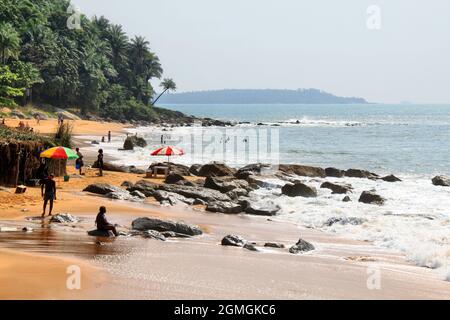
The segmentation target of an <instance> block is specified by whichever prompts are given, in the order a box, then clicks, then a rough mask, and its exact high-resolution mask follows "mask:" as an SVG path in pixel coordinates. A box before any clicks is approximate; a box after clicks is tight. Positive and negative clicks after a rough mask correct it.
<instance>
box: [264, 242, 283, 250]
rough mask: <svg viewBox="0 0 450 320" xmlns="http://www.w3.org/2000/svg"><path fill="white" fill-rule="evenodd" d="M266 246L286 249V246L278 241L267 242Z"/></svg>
mask: <svg viewBox="0 0 450 320" xmlns="http://www.w3.org/2000/svg"><path fill="white" fill-rule="evenodd" d="M264 247H266V248H275V249H284V248H285V246H284V244H282V243H276V242H266V243H265V244H264Z"/></svg>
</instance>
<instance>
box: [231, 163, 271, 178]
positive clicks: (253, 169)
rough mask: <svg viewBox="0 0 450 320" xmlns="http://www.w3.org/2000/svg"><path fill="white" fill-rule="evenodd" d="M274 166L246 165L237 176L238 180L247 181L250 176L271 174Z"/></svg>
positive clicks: (261, 164)
mask: <svg viewBox="0 0 450 320" xmlns="http://www.w3.org/2000/svg"><path fill="white" fill-rule="evenodd" d="M271 169H272V166H271V165H270V164H263V163H254V164H249V165H246V166H245V167H242V168H240V169H239V170H238V171H237V172H236V173H235V176H236V178H238V179H247V178H248V177H249V176H250V175H265V174H269V173H273V172H271V171H272V170H271Z"/></svg>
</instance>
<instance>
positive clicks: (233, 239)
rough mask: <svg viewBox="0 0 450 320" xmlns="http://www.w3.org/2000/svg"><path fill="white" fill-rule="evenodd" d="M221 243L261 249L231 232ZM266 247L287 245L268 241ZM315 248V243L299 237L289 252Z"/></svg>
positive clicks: (276, 247)
mask: <svg viewBox="0 0 450 320" xmlns="http://www.w3.org/2000/svg"><path fill="white" fill-rule="evenodd" d="M221 244H222V245H223V246H232V247H240V248H244V249H247V250H250V251H259V250H258V244H257V243H254V242H249V241H247V240H246V239H244V238H243V237H241V236H238V235H234V234H230V235H227V236H226V237H224V238H223V239H222V242H221ZM263 246H264V247H266V248H275V249H284V248H285V246H284V244H282V243H274V242H266V243H265V244H264V245H263ZM312 250H315V247H314V245H312V244H311V243H309V242H308V241H305V240H303V239H299V240H298V241H297V243H296V244H294V245H293V246H291V247H290V248H289V252H290V253H292V254H298V253H305V252H308V251H312Z"/></svg>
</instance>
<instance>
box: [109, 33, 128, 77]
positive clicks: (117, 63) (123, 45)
mask: <svg viewBox="0 0 450 320" xmlns="http://www.w3.org/2000/svg"><path fill="white" fill-rule="evenodd" d="M108 40H109V44H110V46H111V52H112V62H113V65H114V67H115V68H116V69H120V67H122V68H123V67H124V64H125V62H126V61H127V50H128V37H127V35H126V34H125V32H123V30H122V26H120V25H112V26H111V27H110V28H109V34H108Z"/></svg>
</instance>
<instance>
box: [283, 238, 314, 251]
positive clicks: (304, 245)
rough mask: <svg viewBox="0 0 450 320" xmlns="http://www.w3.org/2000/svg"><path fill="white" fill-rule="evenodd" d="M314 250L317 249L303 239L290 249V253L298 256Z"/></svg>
mask: <svg viewBox="0 0 450 320" xmlns="http://www.w3.org/2000/svg"><path fill="white" fill-rule="evenodd" d="M314 249H315V247H314V246H313V245H312V244H311V243H309V242H308V241H305V240H303V239H299V240H298V242H297V243H296V244H295V245H293V246H292V247H290V248H289V252H290V253H292V254H297V253H300V252H308V251H312V250H314Z"/></svg>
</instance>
